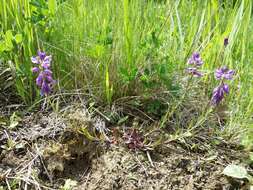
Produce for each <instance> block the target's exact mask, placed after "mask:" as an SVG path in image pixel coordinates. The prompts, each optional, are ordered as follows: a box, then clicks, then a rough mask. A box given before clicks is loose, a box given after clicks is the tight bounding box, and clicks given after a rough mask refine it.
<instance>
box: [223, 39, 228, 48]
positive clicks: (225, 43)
mask: <svg viewBox="0 0 253 190" xmlns="http://www.w3.org/2000/svg"><path fill="white" fill-rule="evenodd" d="M227 45H228V38H227V37H226V38H224V46H225V47H226V46H227Z"/></svg>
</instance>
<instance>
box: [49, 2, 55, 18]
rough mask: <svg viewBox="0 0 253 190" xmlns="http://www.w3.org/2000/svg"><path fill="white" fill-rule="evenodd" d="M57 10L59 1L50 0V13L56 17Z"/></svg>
mask: <svg viewBox="0 0 253 190" xmlns="http://www.w3.org/2000/svg"><path fill="white" fill-rule="evenodd" d="M56 8H57V1H56V0H48V9H49V12H50V13H51V14H52V15H54V14H55V12H56Z"/></svg>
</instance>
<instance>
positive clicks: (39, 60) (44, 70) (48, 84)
mask: <svg viewBox="0 0 253 190" xmlns="http://www.w3.org/2000/svg"><path fill="white" fill-rule="evenodd" d="M31 61H32V62H33V63H35V64H38V66H37V67H33V68H32V72H33V73H38V72H39V74H38V76H37V78H36V85H37V86H38V87H39V88H40V94H41V96H44V95H48V94H49V93H50V92H51V91H52V87H53V85H54V84H55V80H54V79H53V76H52V75H53V72H52V71H51V70H50V66H51V61H52V56H51V55H50V56H47V55H46V53H45V52H42V51H38V55H37V56H36V57H32V58H31Z"/></svg>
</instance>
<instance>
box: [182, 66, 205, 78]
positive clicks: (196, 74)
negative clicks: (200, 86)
mask: <svg viewBox="0 0 253 190" xmlns="http://www.w3.org/2000/svg"><path fill="white" fill-rule="evenodd" d="M186 71H187V72H188V73H189V74H191V75H193V76H194V77H202V76H203V74H202V73H201V72H200V71H198V69H197V68H195V67H190V68H187V69H186Z"/></svg>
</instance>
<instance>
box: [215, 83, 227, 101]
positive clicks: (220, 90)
mask: <svg viewBox="0 0 253 190" xmlns="http://www.w3.org/2000/svg"><path fill="white" fill-rule="evenodd" d="M225 93H226V94H228V93H229V86H228V85H227V84H223V83H222V84H220V85H219V86H217V87H216V88H215V89H214V90H213V95H212V99H211V102H212V104H213V105H218V104H219V103H220V102H221V101H222V100H223V98H224V94H225Z"/></svg>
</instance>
